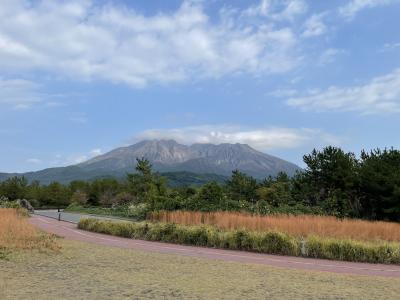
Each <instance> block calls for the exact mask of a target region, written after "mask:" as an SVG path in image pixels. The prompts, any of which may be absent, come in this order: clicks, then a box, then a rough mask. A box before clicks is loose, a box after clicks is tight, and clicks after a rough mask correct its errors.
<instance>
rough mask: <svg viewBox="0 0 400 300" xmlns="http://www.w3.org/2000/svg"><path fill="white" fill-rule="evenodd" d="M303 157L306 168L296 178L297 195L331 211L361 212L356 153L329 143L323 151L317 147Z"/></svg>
mask: <svg viewBox="0 0 400 300" xmlns="http://www.w3.org/2000/svg"><path fill="white" fill-rule="evenodd" d="M303 160H304V162H305V163H306V165H307V168H306V169H305V170H304V172H302V173H301V174H298V175H297V176H296V177H295V178H294V184H293V185H294V189H295V191H294V194H295V198H297V197H298V196H301V197H303V198H305V199H304V200H305V202H306V203H308V204H311V205H319V206H322V207H325V209H326V211H327V212H328V213H331V214H336V215H339V216H345V215H358V214H359V212H360V201H359V200H360V199H359V196H358V185H359V182H358V170H359V164H358V161H357V159H356V158H355V155H354V154H353V153H345V152H344V151H343V150H342V149H340V148H336V147H331V146H329V147H326V148H324V149H323V150H322V151H317V150H315V149H314V150H313V151H312V152H311V153H310V154H308V155H304V157H303ZM296 189H297V190H296Z"/></svg>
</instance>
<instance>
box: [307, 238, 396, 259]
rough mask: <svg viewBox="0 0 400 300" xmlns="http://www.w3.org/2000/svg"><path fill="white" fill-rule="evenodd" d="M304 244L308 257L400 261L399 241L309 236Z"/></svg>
mask: <svg viewBox="0 0 400 300" xmlns="http://www.w3.org/2000/svg"><path fill="white" fill-rule="evenodd" d="M305 245H306V255H307V256H308V257H315V258H327V259H334V260H344V261H355V262H369V263H384V264H399V263H400V244H399V243H389V242H383V241H381V242H360V241H353V240H338V239H332V238H320V237H316V236H311V237H309V238H308V239H307V241H306V244H305Z"/></svg>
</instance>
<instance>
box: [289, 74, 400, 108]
mask: <svg viewBox="0 0 400 300" xmlns="http://www.w3.org/2000/svg"><path fill="white" fill-rule="evenodd" d="M287 104H288V105H290V106H293V107H298V108H300V109H302V110H304V111H358V112H361V113H364V114H370V113H390V112H400V69H397V70H394V71H393V72H391V73H389V74H387V75H384V76H380V77H376V78H373V79H372V80H371V81H370V82H369V83H367V84H364V85H358V86H352V87H336V86H332V87H329V88H328V89H326V90H323V91H320V90H314V91H311V92H309V93H308V94H307V95H305V96H303V97H296V98H290V99H289V100H288V101H287Z"/></svg>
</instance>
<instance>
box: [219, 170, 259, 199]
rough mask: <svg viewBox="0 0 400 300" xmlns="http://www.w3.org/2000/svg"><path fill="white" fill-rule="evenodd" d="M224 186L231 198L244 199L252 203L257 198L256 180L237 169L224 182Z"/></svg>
mask: <svg viewBox="0 0 400 300" xmlns="http://www.w3.org/2000/svg"><path fill="white" fill-rule="evenodd" d="M226 187H227V189H228V194H229V197H230V199H232V200H237V201H238V200H246V201H249V202H252V203H254V202H256V200H257V194H256V189H257V180H255V179H254V178H253V177H251V176H247V175H246V174H244V173H242V172H240V171H239V170H235V171H233V172H232V176H231V178H230V179H229V180H228V181H227V182H226Z"/></svg>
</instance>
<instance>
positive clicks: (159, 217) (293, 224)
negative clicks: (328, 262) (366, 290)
mask: <svg viewBox="0 0 400 300" xmlns="http://www.w3.org/2000/svg"><path fill="white" fill-rule="evenodd" d="M151 219H152V220H153V221H159V222H165V223H176V224H182V225H201V224H207V225H212V226H216V227H218V228H220V229H247V230H251V231H268V230H278V231H281V232H285V233H288V234H292V235H296V236H303V237H307V236H310V235H317V236H321V237H333V238H351V239H355V240H363V241H374V240H385V241H397V242H399V241H400V224H398V223H390V222H370V221H363V220H355V219H343V220H341V219H337V218H335V217H327V216H311V215H303V216H290V215H271V216H259V215H251V214H246V213H237V212H210V213H203V212H190V211H174V212H166V211H163V212H158V213H154V214H153V215H152V216H151Z"/></svg>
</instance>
